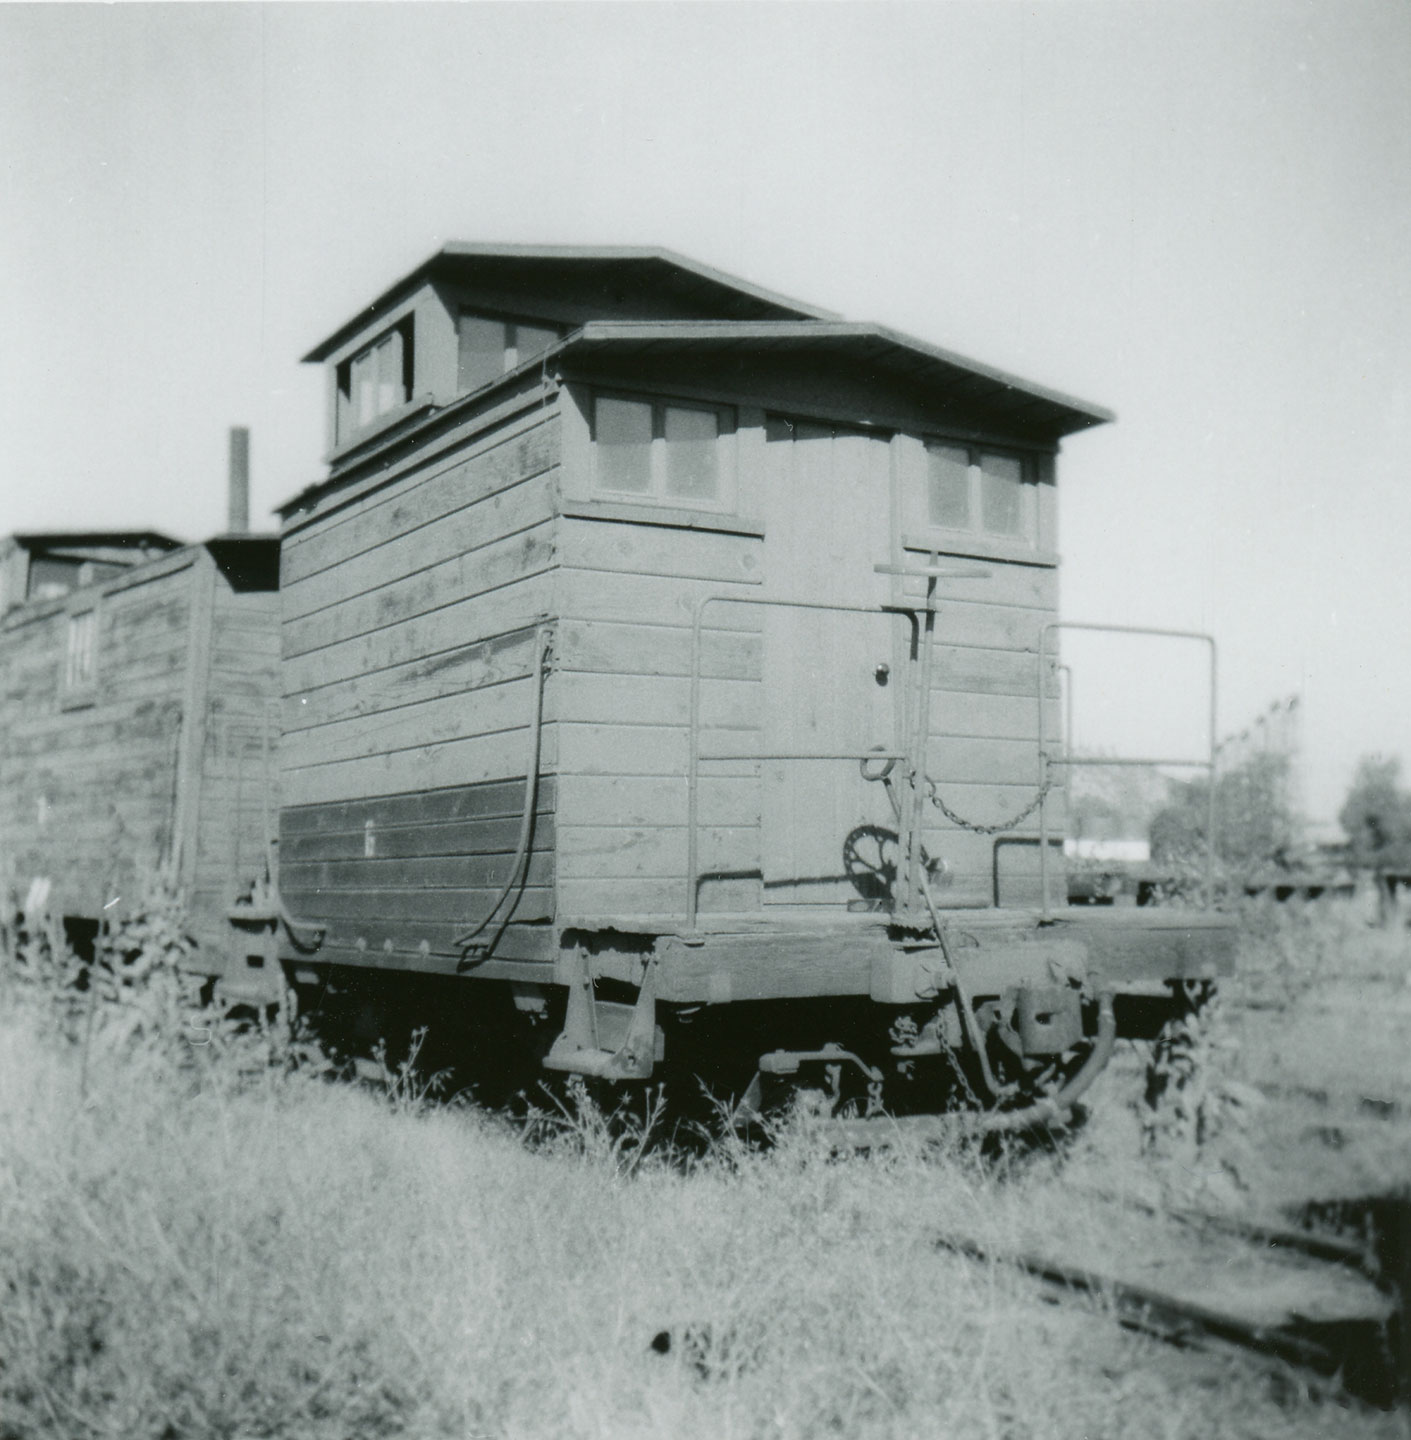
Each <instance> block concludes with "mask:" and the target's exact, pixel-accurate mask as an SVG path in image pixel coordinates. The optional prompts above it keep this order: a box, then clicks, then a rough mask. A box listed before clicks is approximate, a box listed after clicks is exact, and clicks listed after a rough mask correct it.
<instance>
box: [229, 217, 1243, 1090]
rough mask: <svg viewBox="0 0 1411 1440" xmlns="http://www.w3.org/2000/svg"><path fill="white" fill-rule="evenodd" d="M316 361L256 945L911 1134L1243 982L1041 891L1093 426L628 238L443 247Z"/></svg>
mask: <svg viewBox="0 0 1411 1440" xmlns="http://www.w3.org/2000/svg"><path fill="white" fill-rule="evenodd" d="M307 359H308V360H309V361H311V362H313V363H318V364H322V365H323V366H324V367H325V370H326V373H327V376H328V404H327V425H328V436H329V471H328V474H327V477H326V478H324V479H322V480H319V481H318V482H317V483H314V484H312V485H310V486H309V487H308V488H306V489H305V490H303V491H302V492H301V493H300V494H298V495H296V496H295V497H294V498H292V499H291V500H290V501H289V502H288V503H287V504H285V505H284V506H283V507H282V511H281V514H282V522H283V523H282V531H281V562H280V563H281V603H282V614H283V620H282V640H283V643H282V653H283V659H282V676H283V689H284V696H283V718H282V725H281V731H282V733H281V736H280V746H279V754H280V765H281V796H282V798H281V807H280V820H279V843H278V854H279V861H278V875H277V888H278V893H279V900H278V904H276V905H272V906H270V907H268V908H267V909H261V908H260V907H259V906H251V907H249V909H248V910H247V911H246V913H245V914H244V916H243V917H242V918H240V920H239V924H240V926H241V928H242V930H243V932H244V933H245V934H246V935H247V936H248V943H247V945H246V949H247V951H248V953H249V955H250V957H251V959H252V960H255V961H258V962H259V965H260V966H261V967H265V966H268V973H275V971H276V968H277V967H276V966H275V965H274V964H273V963H272V962H273V961H275V960H277V961H278V962H279V964H280V965H282V967H283V971H284V973H286V974H287V975H288V976H290V977H291V978H292V980H293V982H294V984H295V986H296V988H297V990H298V991H299V992H300V993H301V995H303V996H304V997H305V998H306V999H312V998H313V997H316V996H318V995H320V994H324V993H327V992H329V991H330V990H334V991H336V990H338V989H339V988H340V987H344V988H346V987H348V986H349V985H350V983H352V982H354V981H356V979H357V978H358V977H361V978H362V982H363V984H362V988H363V989H364V990H367V989H370V988H376V987H374V986H373V983H372V982H373V981H374V979H375V980H376V981H377V984H378V985H379V986H380V987H381V988H382V989H383V990H384V991H385V992H386V993H394V992H395V990H396V988H397V987H398V986H406V987H413V986H415V987H418V988H423V989H424V988H425V987H426V986H427V985H428V984H429V983H430V977H439V978H440V981H441V983H440V985H439V986H436V985H432V986H431V988H432V989H433V990H434V991H435V992H436V994H437V997H438V998H437V1004H438V1007H439V1009H440V1012H441V1014H442V1016H443V1017H444V1018H445V1020H446V1022H447V1023H454V1022H455V1020H456V1018H457V1017H458V1016H459V1015H461V1014H462V1013H467V1014H468V1013H470V1012H471V1011H473V1010H475V1009H476V1008H477V1007H482V1008H483V1007H491V1008H493V1006H494V1004H495V1003H496V1001H497V1000H502V1001H505V1002H506V1006H507V1009H508V1001H509V1000H511V999H512V1000H513V1006H514V1010H515V1012H517V1013H518V1014H519V1015H520V1016H522V1017H527V1018H528V1019H530V1020H533V1021H537V1022H538V1023H539V1026H540V1030H541V1033H542V1034H543V1035H544V1036H545V1043H544V1046H543V1049H544V1052H545V1053H544V1061H545V1064H546V1065H548V1066H549V1067H550V1068H553V1069H558V1070H564V1071H574V1072H580V1073H584V1074H588V1075H595V1076H600V1077H604V1078H607V1079H620V1080H629V1079H643V1078H646V1077H649V1076H651V1075H653V1073H654V1072H655V1069H656V1067H657V1066H658V1065H660V1064H662V1063H663V1062H666V1063H667V1064H670V1063H672V1062H673V1061H675V1060H680V1061H681V1062H682V1063H684V1064H689V1065H690V1066H691V1067H692V1068H695V1069H697V1070H701V1071H706V1072H712V1071H714V1072H718V1073H720V1074H725V1073H727V1072H729V1071H730V1070H731V1067H732V1065H733V1064H734V1062H736V1061H739V1062H741V1069H742V1073H745V1074H746V1075H749V1074H753V1073H755V1072H759V1075H762V1076H765V1077H768V1076H770V1075H777V1076H792V1075H795V1074H800V1075H804V1076H825V1077H827V1079H828V1082H829V1084H830V1085H831V1088H832V1089H833V1091H834V1093H835V1096H836V1097H837V1098H838V1099H840V1100H842V1099H848V1098H854V1097H855V1098H856V1099H857V1100H858V1101H859V1102H860V1103H861V1104H862V1105H863V1106H864V1107H865V1108H866V1109H868V1110H870V1111H875V1110H877V1109H879V1108H882V1107H886V1108H888V1109H906V1108H916V1109H922V1110H924V1109H926V1108H927V1107H928V1106H929V1105H931V1104H932V1103H933V1101H932V1097H933V1096H934V1095H935V1094H938V1093H939V1082H940V1081H941V1079H942V1078H943V1077H945V1076H949V1075H950V1074H951V1073H952V1071H953V1065H952V1062H953V1061H954V1060H956V1059H957V1058H958V1057H959V1058H961V1060H962V1065H963V1068H965V1070H966V1073H967V1075H968V1078H969V1081H970V1083H971V1084H972V1086H974V1087H976V1088H978V1089H980V1090H981V1091H982V1093H983V1098H985V1099H987V1100H989V1101H991V1102H999V1101H1005V1100H1008V1099H1011V1098H1012V1097H1015V1096H1019V1095H1026V1094H1027V1095H1029V1096H1030V1097H1032V1096H1035V1095H1037V1094H1040V1093H1041V1092H1045V1091H1046V1092H1047V1093H1049V1094H1053V1093H1055V1092H1056V1093H1057V1094H1058V1095H1059V1097H1060V1098H1061V1099H1063V1100H1069V1099H1072V1098H1075V1097H1076V1094H1077V1093H1078V1090H1079V1089H1080V1088H1081V1087H1082V1086H1084V1085H1086V1084H1087V1083H1088V1082H1089V1081H1090V1079H1091V1078H1092V1075H1093V1074H1094V1073H1095V1072H1096V1071H1097V1069H1099V1068H1100V1067H1101V1065H1102V1063H1103V1062H1104V1060H1105V1058H1106V1055H1107V1053H1108V1052H1109V1051H1110V1048H1111V1044H1112V1040H1113V1036H1114V1034H1115V1033H1116V1031H1117V1029H1118V1027H1119V1026H1131V1025H1142V1026H1149V1025H1151V1024H1152V1023H1154V1020H1153V1017H1155V1020H1157V1021H1159V1019H1160V1017H1161V1016H1163V1015H1165V1014H1168V1013H1173V1012H1174V1011H1175V1010H1177V1009H1179V1008H1180V1007H1181V1006H1183V1005H1184V1004H1186V1003H1187V999H1188V995H1189V993H1190V991H1191V989H1192V988H1193V987H1194V986H1196V985H1198V984H1201V983H1204V982H1207V981H1209V980H1212V979H1214V978H1215V977H1217V976H1218V975H1220V974H1224V973H1227V972H1228V971H1229V969H1230V966H1231V963H1232V958H1231V957H1232V949H1233V942H1232V931H1231V928H1230V926H1229V925H1228V923H1227V922H1226V921H1224V920H1223V919H1221V918H1219V917H1216V916H1214V915H1210V914H1204V913H1199V912H1194V911H1161V912H1140V913H1138V912H1134V911H1128V910H1121V911H1112V912H1107V913H1102V912H1096V911H1093V910H1091V909H1086V910H1082V909H1074V910H1069V909H1067V908H1066V906H1058V907H1056V906H1055V905H1054V904H1053V903H1052V900H1051V897H1053V896H1063V895H1064V894H1065V893H1066V891H1065V883H1064V877H1063V874H1062V866H1063V859H1062V845H1061V836H1062V834H1063V829H1064V824H1063V796H1064V791H1063V784H1062V777H1063V768H1062V766H1061V765H1058V764H1055V763H1052V762H1053V759H1054V757H1053V756H1052V755H1051V754H1047V753H1041V745H1040V739H1041V736H1043V735H1047V736H1049V737H1052V736H1055V735H1056V733H1057V730H1058V681H1057V658H1058V657H1057V644H1056V638H1055V635H1054V634H1053V633H1052V632H1050V631H1048V630H1046V627H1049V626H1051V625H1053V624H1054V623H1055V622H1056V621H1057V603H1058V592H1057V584H1058V557H1057V495H1058V487H1057V471H1056V458H1057V454H1058V450H1059V445H1060V442H1061V441H1062V439H1063V438H1064V437H1065V436H1067V435H1070V434H1073V433H1075V432H1078V431H1081V430H1083V429H1086V428H1088V427H1090V426H1093V425H1096V424H1099V423H1102V422H1104V421H1106V420H1108V419H1110V418H1111V417H1110V416H1109V415H1108V414H1107V412H1105V411H1103V410H1102V409H1100V408H1099V407H1096V406H1093V405H1090V404H1086V403H1084V402H1081V401H1078V400H1074V399H1072V398H1070V397H1067V396H1065V395H1062V394H1059V393H1057V392H1055V391H1052V390H1049V389H1047V388H1045V387H1043V386H1039V385H1035V384H1031V383H1029V382H1027V381H1023V380H1020V379H1017V378H1015V377H1013V376H1010V375H1006V374H1003V373H1001V372H1000V371H998V370H996V369H994V368H992V367H990V366H986V365H982V364H978V363H976V362H973V361H970V360H966V359H964V358H962V357H960V356H957V355H954V354H951V353H948V352H946V351H944V350H941V349H938V348H936V347H935V346H932V345H929V344H926V343H923V342H920V341H917V340H914V339H911V338H909V337H907V336H905V335H901V334H898V333H896V332H893V331H891V330H888V329H885V328H883V327H881V326H877V325H870V324H855V323H850V322H846V321H843V320H840V319H838V318H837V317H835V316H832V315H830V314H828V313H827V312H824V311H820V310H817V309H815V308H813V307H811V306H808V305H805V304H802V303H800V302H797V301H793V300H789V299H786V298H784V297H781V296H778V295H774V294H771V293H769V292H766V291H764V290H761V289H759V288H757V287H755V286H753V285H750V284H747V283H745V282H742V281H739V280H736V279H733V278H731V277H729V276H726V275H722V274H720V273H718V272H716V271H713V270H710V269H708V268H706V267H704V266H701V265H699V264H696V263H695V262H693V261H690V260H688V259H685V258H683V257H680V256H677V255H674V254H671V253H668V252H665V251H659V250H648V249H634V248H603V249H594V248H555V247H505V246H483V245H464V244H453V245H448V246H446V247H445V248H444V249H443V250H441V251H440V252H438V253H437V254H435V255H433V256H432V257H431V258H430V259H429V260H427V261H426V262H425V263H424V264H422V265H421V266H419V267H418V268H417V269H415V270H414V271H412V272H411V273H410V274H409V275H406V276H405V277H403V278H402V279H401V280H399V281H398V282H397V283H396V284H394V285H393V286H392V287H391V288H389V289H388V290H387V291H386V292H385V293H383V294H382V295H380V296H379V297H377V298H376V299H375V300H373V301H372V303H371V304H370V305H368V306H365V307H364V308H362V309H361V310H360V311H359V312H358V313H357V315H356V316H355V317H354V318H353V319H351V320H350V321H348V322H347V323H346V324H345V325H343V326H341V327H340V328H339V329H338V330H337V331H335V332H334V333H333V334H332V335H331V336H330V337H329V338H328V339H327V340H325V341H324V342H323V343H322V344H320V345H319V346H318V347H317V348H316V349H315V350H313V351H312V352H311V354H310V355H309V356H308V357H307ZM234 969H236V970H238V969H239V965H238V961H237V964H236V965H235V967H234ZM247 978H248V977H247ZM354 988H357V987H356V985H354ZM933 1081H934V1082H936V1084H934V1085H933V1083H932V1082H933ZM758 1088H759V1082H758V1079H757V1080H756V1084H755V1085H754V1086H752V1088H751V1095H752V1096H753V1095H754V1094H755V1093H756V1092H757V1091H758Z"/></svg>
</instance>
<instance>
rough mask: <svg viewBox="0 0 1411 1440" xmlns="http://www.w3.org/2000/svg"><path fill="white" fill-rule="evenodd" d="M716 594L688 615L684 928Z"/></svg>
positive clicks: (690, 919)
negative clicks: (704, 653)
mask: <svg viewBox="0 0 1411 1440" xmlns="http://www.w3.org/2000/svg"><path fill="white" fill-rule="evenodd" d="M716 598H717V597H716V596H714V595H705V596H701V597H699V598H698V599H697V600H696V603H695V606H694V607H693V612H694V613H693V614H692V616H691V715H690V731H689V734H688V736H687V741H688V747H687V757H688V758H687V763H686V886H687V889H686V929H687V930H688V931H694V930H695V928H696V890H697V883H696V869H697V865H698V863H699V860H698V856H697V841H696V818H697V817H696V807H697V792H698V790H699V786H700V754H699V752H700V748H701V747H700V724H701V617H702V616H703V615H704V614H705V607H706V606H707V605H709V604H710V602H711V601H712V600H714V599H716Z"/></svg>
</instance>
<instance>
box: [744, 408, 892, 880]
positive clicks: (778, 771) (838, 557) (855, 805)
mask: <svg viewBox="0 0 1411 1440" xmlns="http://www.w3.org/2000/svg"><path fill="white" fill-rule="evenodd" d="M766 435H767V442H766V444H767V455H766V459H767V462H768V463H767V469H766V485H765V489H766V499H765V506H766V510H765V519H766V527H765V533H766V537H767V539H766V542H765V543H766V555H765V573H766V586H765V590H766V595H767V596H768V597H769V598H771V599H778V600H789V601H809V602H814V603H816V604H821V605H837V606H853V607H879V606H881V605H883V604H885V603H886V602H887V600H888V597H889V593H890V592H889V587H888V583H887V580H886V579H885V577H883V576H880V575H878V574H876V573H875V568H874V567H875V566H876V565H877V564H878V563H880V562H884V561H886V560H887V558H888V553H889V543H890V542H889V535H890V522H889V503H890V501H889V496H890V457H889V451H890V446H889V441H888V438H887V437H886V436H878V435H874V434H868V433H864V432H861V431H856V430H848V429H844V428H842V427H839V426H830V425H826V424H818V423H813V422H807V421H802V420H790V419H784V418H782V417H776V416H770V417H769V421H768V425H767V430H766ZM899 627H900V630H901V631H904V630H905V628H906V622H905V621H904V620H900V619H898V618H896V617H893V616H890V615H886V614H883V613H881V612H880V611H874V612H873V613H870V614H858V613H850V612H847V611H841V610H839V611H833V610H825V609H818V610H810V609H802V608H801V609H788V608H783V609H774V608H771V609H768V610H766V611H765V618H764V671H763V674H764V695H765V701H764V714H765V725H764V736H763V740H764V751H765V753H766V754H770V755H778V754H820V753H835V754H846V753H852V752H861V751H865V750H869V749H873V748H880V749H883V750H892V749H894V748H896V747H897V746H898V744H899V743H900V740H901V730H902V727H901V725H900V724H899V718H900V715H901V713H902V705H903V693H904V687H903V685H902V684H901V679H902V676H901V674H900V673H899V672H900V671H901V670H902V669H903V668H904V660H903V661H902V663H901V664H899V663H898V654H897V649H896V647H897V643H898V641H897V637H898V634H899ZM895 824H896V822H895V819H894V817H893V815H892V812H891V807H890V805H889V803H888V801H887V797H886V793H885V791H884V790H883V787H882V786H880V785H878V784H869V783H868V782H867V781H865V780H864V779H863V778H862V775H861V773H860V769H859V766H858V764H857V762H856V761H852V760H840V759H828V760H767V761H765V762H764V764H763V767H762V774H761V816H760V825H761V835H760V841H761V851H762V862H763V879H764V887H763V889H764V903H765V904H767V905H778V904H786V905H794V906H798V905H806V906H828V907H838V906H841V905H846V904H848V903H849V902H852V901H866V900H874V901H878V900H881V899H883V898H884V897H883V895H882V894H881V890H880V888H879V886H880V884H881V882H880V880H879V878H878V877H877V876H876V874H875V873H874V872H875V871H876V870H877V868H878V866H879V865H880V866H882V868H885V864H886V862H887V860H888V859H889V858H894V856H895V847H894V846H891V847H890V856H889V855H887V854H886V853H884V852H886V851H887V850H888V848H889V847H888V842H887V838H886V837H887V834H888V832H894V831H895ZM859 873H861V876H862V878H861V879H860V880H859V878H858V876H859ZM869 877H870V878H869Z"/></svg>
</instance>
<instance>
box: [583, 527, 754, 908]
mask: <svg viewBox="0 0 1411 1440" xmlns="http://www.w3.org/2000/svg"><path fill="white" fill-rule="evenodd" d="M561 525H562V538H561V542H560V554H561V564H562V568H561V569H560V571H559V576H558V605H559V610H560V613H561V615H562V620H561V623H560V627H559V638H558V666H559V673H558V674H557V675H556V676H555V681H554V687H555V691H554V693H555V710H554V713H555V715H556V716H557V717H558V721H559V723H558V726H557V729H558V763H559V772H560V792H559V793H560V805H559V829H558V885H559V903H560V907H561V914H562V915H563V916H565V917H571V918H573V919H575V920H588V921H591V920H593V919H598V920H600V921H602V922H604V923H607V922H610V921H611V920H612V919H613V917H615V916H626V915H679V914H681V913H683V912H684V910H685V906H686V872H687V863H686V862H687V829H686V819H687V783H686V775H687V771H688V768H689V721H690V703H691V682H690V674H691V626H692V621H693V618H694V615H695V613H696V607H697V605H698V604H699V603H700V602H701V601H702V600H703V599H704V598H705V597H707V596H709V595H715V594H728V595H739V596H745V597H748V596H753V595H757V594H758V593H759V589H758V586H759V582H760V580H761V578H762V574H761V560H762V545H761V542H760V540H758V539H757V538H753V537H749V536H742V535H735V534H728V533H722V532H717V531H711V530H687V529H681V528H677V527H675V526H671V525H666V524H663V525H650V524H635V523H631V522H626V521H617V520H596V519H593V520H588V519H578V518H565V519H564V520H563V521H562V522H561ZM705 614H706V621H707V623H706V625H705V626H704V627H703V630H702V646H701V674H702V676H703V677H704V679H703V683H702V686H701V702H700V703H701V724H702V732H701V746H702V750H703V751H705V750H709V749H716V748H730V749H739V748H740V747H741V746H744V747H745V748H748V747H749V746H751V745H753V747H754V748H755V749H758V745H759V739H758V737H759V734H760V726H761V722H762V709H761V685H760V681H761V631H760V619H759V612H758V611H757V610H753V611H752V610H750V609H749V608H748V607H743V606H729V605H716V606H712V607H710V608H709V609H708V610H707V611H706V612H705ZM707 772H708V773H707ZM758 792H759V780H758V764H757V762H752V761H749V760H746V761H743V762H741V761H737V762H733V763H731V764H727V765H725V766H719V765H710V766H708V767H706V768H705V769H703V774H702V782H701V796H700V820H701V830H700V834H699V846H700V864H701V868H702V871H703V872H709V878H707V879H706V880H705V881H704V883H703V884H702V887H701V892H700V903H701V907H702V909H704V910H741V909H752V908H755V907H757V906H758V904H759V873H758V872H759V793H758Z"/></svg>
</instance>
